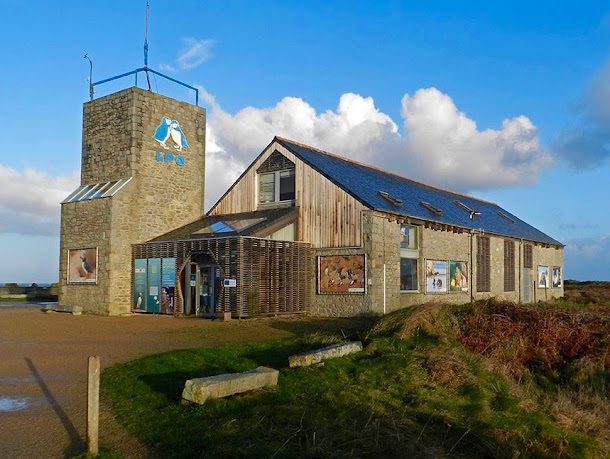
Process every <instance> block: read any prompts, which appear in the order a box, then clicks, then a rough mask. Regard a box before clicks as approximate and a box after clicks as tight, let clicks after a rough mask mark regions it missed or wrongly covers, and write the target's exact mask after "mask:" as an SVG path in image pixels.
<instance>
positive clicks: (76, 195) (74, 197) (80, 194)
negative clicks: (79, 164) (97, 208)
mask: <svg viewBox="0 0 610 459" xmlns="http://www.w3.org/2000/svg"><path fill="white" fill-rule="evenodd" d="M130 180H131V177H129V178H125V179H121V180H114V181H111V182H101V183H94V184H91V185H81V186H79V187H78V188H77V189H76V190H74V191H73V192H72V193H70V195H69V196H68V197H67V198H66V199H64V200H63V201H62V202H61V203H62V204H65V203H68V202H82V201H91V200H93V199H102V198H109V197H111V196H113V195H114V194H116V193H117V191H119V190H120V189H121V188H123V187H124V186H125V185H126V184H127V183H128V182H129V181H130Z"/></svg>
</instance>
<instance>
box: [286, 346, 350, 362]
mask: <svg viewBox="0 0 610 459" xmlns="http://www.w3.org/2000/svg"><path fill="white" fill-rule="evenodd" d="M361 350H362V343H361V342H360V341H352V342H351V343H345V344H333V345H332V346H327V347H323V348H321V349H315V350H313V351H308V352H303V353H301V354H296V355H291V356H290V357H288V365H290V367H307V366H309V365H313V364H316V363H320V362H322V361H323V360H327V359H334V358H336V357H343V356H344V355H348V354H354V353H355V352H360V351H361Z"/></svg>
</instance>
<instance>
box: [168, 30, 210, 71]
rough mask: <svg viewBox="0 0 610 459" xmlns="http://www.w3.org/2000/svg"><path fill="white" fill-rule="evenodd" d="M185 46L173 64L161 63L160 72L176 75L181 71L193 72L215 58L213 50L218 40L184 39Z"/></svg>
mask: <svg viewBox="0 0 610 459" xmlns="http://www.w3.org/2000/svg"><path fill="white" fill-rule="evenodd" d="M182 42H183V46H182V49H181V50H180V52H179V53H178V56H176V59H175V60H174V63H173V64H166V63H161V64H159V70H161V71H162V72H169V73H174V72H178V71H179V70H192V69H194V68H196V67H199V66H200V65H201V64H203V63H204V62H206V61H209V60H210V59H212V57H214V54H213V53H212V48H213V47H214V45H215V44H216V40H213V39H211V38H183V39H182Z"/></svg>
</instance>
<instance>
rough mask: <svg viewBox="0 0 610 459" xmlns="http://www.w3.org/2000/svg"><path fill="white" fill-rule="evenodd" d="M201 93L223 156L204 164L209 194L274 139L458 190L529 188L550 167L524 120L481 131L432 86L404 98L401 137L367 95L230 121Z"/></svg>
mask: <svg viewBox="0 0 610 459" xmlns="http://www.w3.org/2000/svg"><path fill="white" fill-rule="evenodd" d="M203 94H204V96H203V97H202V98H203V99H204V100H205V101H206V103H208V105H209V108H210V109H211V110H210V117H209V119H208V123H209V130H208V132H209V133H211V134H213V136H214V145H215V147H214V148H215V149H216V151H215V152H214V153H213V154H212V155H211V156H212V157H216V158H219V157H221V156H222V158H223V160H222V168H223V169H220V168H219V169H217V170H213V169H214V168H215V167H216V166H215V163H214V162H213V161H215V160H213V161H209V162H208V167H207V171H208V174H209V175H210V176H213V177H215V182H214V183H208V186H207V187H206V192H207V193H208V195H209V196H219V195H220V194H221V192H223V191H224V189H223V190H218V189H216V188H215V187H216V186H220V182H219V181H218V177H219V176H221V175H222V171H223V170H224V168H226V167H227V165H228V164H231V166H232V167H233V169H231V170H232V174H233V175H235V171H239V170H243V168H244V167H245V166H246V165H247V164H249V163H250V162H251V161H252V160H253V159H254V157H255V155H256V154H258V153H259V152H260V151H261V150H262V148H264V146H265V145H267V144H268V143H269V141H270V140H271V139H272V138H273V136H275V135H279V136H284V137H287V138H290V139H294V140H297V141H300V142H303V143H306V144H310V145H312V146H315V147H318V148H322V149H325V150H328V151H331V152H333V153H337V154H339V155H344V156H348V157H351V158H353V159H356V160H360V161H365V162H368V163H371V164H374V165H379V166H381V167H384V168H386V169H388V170H391V171H393V172H396V173H399V174H402V175H405V176H407V177H413V178H418V179H423V180H426V181H429V182H431V183H432V184H437V185H440V186H446V187H450V188H455V189H458V190H464V191H466V190H474V189H479V190H480V189H487V188H497V187H502V186H510V185H520V184H529V183H532V182H534V181H535V180H536V179H537V178H538V176H539V174H540V173H541V172H542V171H543V170H545V169H546V168H548V167H550V166H551V165H552V158H551V156H550V154H549V153H548V152H547V151H545V150H544V149H543V148H542V147H541V146H540V143H539V140H538V130H537V128H536V126H534V124H533V123H532V122H531V121H530V120H529V118H527V117H526V116H518V117H515V118H510V119H506V120H504V121H503V122H502V124H501V126H500V128H499V129H487V130H483V131H481V130H479V129H478V128H477V125H476V122H475V121H473V120H472V119H470V118H468V117H467V116H466V115H465V114H464V113H462V112H460V111H459V110H458V108H457V107H456V106H455V104H454V102H453V100H452V99H451V98H450V97H449V96H448V95H447V94H444V93H442V92H441V91H439V90H438V89H436V88H428V89H420V90H418V91H416V92H415V93H414V94H413V95H412V96H411V95H408V94H407V95H405V96H404V97H403V98H402V116H403V120H402V121H403V128H404V135H401V133H400V132H399V129H398V126H397V124H396V123H395V122H394V121H393V120H392V118H391V117H390V116H389V115H387V114H385V113H383V112H381V111H380V110H379V109H378V108H377V107H376V106H375V103H374V100H373V99H372V98H371V97H362V96H360V95H358V94H354V93H346V94H343V95H342V96H341V97H340V98H339V103H338V105H337V108H336V109H335V110H334V111H332V110H327V111H325V112H321V113H318V112H316V110H315V109H314V108H313V107H312V106H311V105H309V104H308V103H307V102H306V101H304V100H303V99H300V98H297V97H285V98H283V99H282V100H280V101H279V102H278V103H277V104H276V105H275V106H272V107H266V108H256V107H246V108H244V109H242V110H240V111H239V112H237V113H236V114H234V115H231V114H229V113H227V112H225V111H224V110H222V108H221V107H220V105H219V104H218V103H217V102H216V100H215V99H214V98H213V96H211V95H210V94H208V93H207V92H205V91H204V92H203ZM209 157H210V156H209ZM209 157H208V158H209Z"/></svg>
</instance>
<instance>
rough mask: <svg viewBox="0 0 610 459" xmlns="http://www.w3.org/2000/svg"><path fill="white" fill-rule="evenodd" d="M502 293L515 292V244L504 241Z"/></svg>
mask: <svg viewBox="0 0 610 459" xmlns="http://www.w3.org/2000/svg"><path fill="white" fill-rule="evenodd" d="M504 291H505V292H514V291H515V242H514V241H504Z"/></svg>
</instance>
